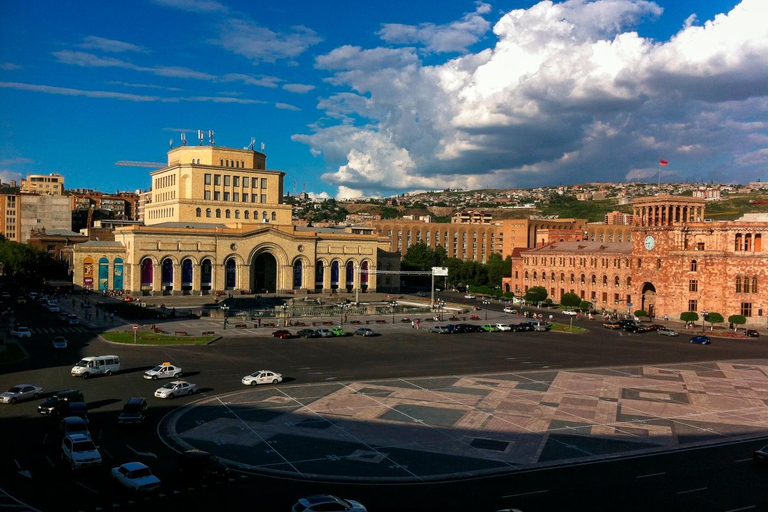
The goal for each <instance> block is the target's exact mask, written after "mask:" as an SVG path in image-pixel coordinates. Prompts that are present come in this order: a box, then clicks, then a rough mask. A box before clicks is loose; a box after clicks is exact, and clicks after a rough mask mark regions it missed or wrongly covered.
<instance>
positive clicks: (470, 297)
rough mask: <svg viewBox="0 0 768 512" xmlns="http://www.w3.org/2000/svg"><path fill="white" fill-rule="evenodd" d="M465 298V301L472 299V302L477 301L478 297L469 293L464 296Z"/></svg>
mask: <svg viewBox="0 0 768 512" xmlns="http://www.w3.org/2000/svg"><path fill="white" fill-rule="evenodd" d="M464 298H465V299H470V300H471V299H475V298H476V297H475V296H474V295H473V294H471V293H468V294H466V295H465V296H464Z"/></svg>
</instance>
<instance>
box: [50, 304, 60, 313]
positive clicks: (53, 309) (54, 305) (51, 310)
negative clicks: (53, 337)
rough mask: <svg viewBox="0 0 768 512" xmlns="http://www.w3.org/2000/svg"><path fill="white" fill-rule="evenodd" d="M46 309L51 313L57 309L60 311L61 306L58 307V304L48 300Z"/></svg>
mask: <svg viewBox="0 0 768 512" xmlns="http://www.w3.org/2000/svg"><path fill="white" fill-rule="evenodd" d="M48 311H50V312H51V313H58V312H59V311H61V308H59V305H58V304H56V303H55V302H54V303H50V302H49V303H48Z"/></svg>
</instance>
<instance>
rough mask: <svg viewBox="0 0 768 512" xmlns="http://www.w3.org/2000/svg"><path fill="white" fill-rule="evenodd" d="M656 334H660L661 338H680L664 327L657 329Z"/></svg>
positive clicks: (676, 333)
mask: <svg viewBox="0 0 768 512" xmlns="http://www.w3.org/2000/svg"><path fill="white" fill-rule="evenodd" d="M656 332H657V333H659V334H661V335H662V336H680V334H678V332H677V331H676V330H674V329H670V328H668V327H664V328H663V329H657V330H656Z"/></svg>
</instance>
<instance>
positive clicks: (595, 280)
mask: <svg viewBox="0 0 768 512" xmlns="http://www.w3.org/2000/svg"><path fill="white" fill-rule="evenodd" d="M592 284H597V276H596V275H594V274H592Z"/></svg>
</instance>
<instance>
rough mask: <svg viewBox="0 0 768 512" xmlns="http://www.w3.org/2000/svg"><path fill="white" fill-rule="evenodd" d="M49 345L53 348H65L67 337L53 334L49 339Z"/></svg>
mask: <svg viewBox="0 0 768 512" xmlns="http://www.w3.org/2000/svg"><path fill="white" fill-rule="evenodd" d="M51 346H52V347H53V348H67V338H65V337H64V336H55V337H54V338H53V339H52V340H51Z"/></svg>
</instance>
